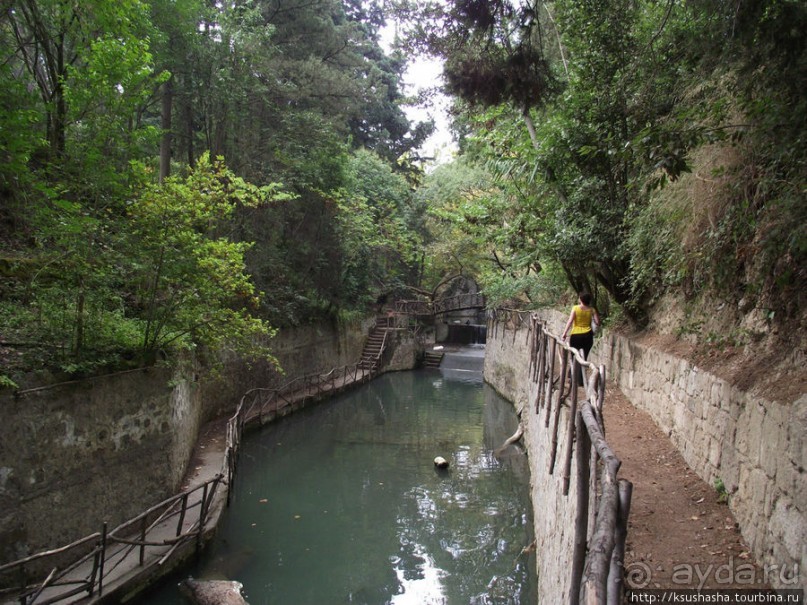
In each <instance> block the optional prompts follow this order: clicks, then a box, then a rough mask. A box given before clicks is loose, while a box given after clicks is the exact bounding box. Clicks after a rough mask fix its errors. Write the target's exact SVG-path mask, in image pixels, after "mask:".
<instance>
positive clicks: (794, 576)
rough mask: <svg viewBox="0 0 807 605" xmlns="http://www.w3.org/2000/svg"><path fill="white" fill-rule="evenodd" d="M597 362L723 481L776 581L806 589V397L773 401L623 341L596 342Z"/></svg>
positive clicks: (705, 474) (686, 452)
mask: <svg viewBox="0 0 807 605" xmlns="http://www.w3.org/2000/svg"><path fill="white" fill-rule="evenodd" d="M592 359H593V360H595V361H597V363H602V364H604V365H605V366H606V368H607V371H608V375H609V376H610V377H611V378H612V379H613V380H614V381H616V383H617V384H618V385H619V387H620V389H621V390H622V392H623V393H624V394H625V395H626V396H627V397H628V398H629V399H630V400H631V402H633V404H634V405H635V406H636V407H637V408H639V409H642V410H644V411H646V412H647V413H648V414H650V416H651V417H652V418H653V420H654V421H655V422H656V424H657V425H658V426H659V427H660V428H661V429H662V430H663V431H664V432H666V433H667V434H668V435H669V437H670V439H671V440H672V442H673V443H674V444H675V445H676V447H677V448H678V449H679V451H680V452H681V454H682V455H683V457H684V460H686V462H687V464H688V465H689V466H690V467H691V468H692V469H693V470H694V471H695V472H696V473H697V474H698V475H699V476H700V477H701V478H702V479H703V480H704V481H706V482H707V483H708V484H710V485H715V482H716V481H717V480H718V479H719V480H720V481H722V483H723V484H724V485H725V488H726V489H727V491H728V493H729V506H730V507H731V510H732V512H733V513H734V516H735V518H736V520H737V522H738V524H739V526H740V531H741V532H742V535H743V537H744V538H745V540H746V541H747V542H748V544H749V546H750V547H751V549H752V551H753V553H754V555H755V556H756V558H757V560H758V561H759V562H760V564H761V565H762V566H763V568H764V571H766V572H767V575H768V579H769V581H770V583H771V584H772V585H773V586H774V587H780V588H795V587H799V588H807V476H805V468H807V394H804V395H802V396H801V397H800V398H799V399H798V400H797V401H794V402H786V403H779V402H774V401H769V400H766V399H765V398H764V397H761V396H759V395H755V394H751V393H747V392H743V391H740V390H739V389H737V388H735V387H733V386H732V385H731V384H729V383H727V382H726V381H724V380H722V379H720V378H718V377H716V376H714V375H712V374H710V373H708V372H706V371H704V370H702V369H701V368H699V367H697V366H696V365H694V364H692V363H690V362H688V361H686V360H684V359H680V358H677V357H674V356H673V355H669V354H667V353H664V352H662V351H659V350H655V349H650V348H647V347H644V346H642V345H640V344H637V343H635V342H633V341H631V340H630V339H628V338H624V337H621V336H618V335H605V336H604V337H603V338H601V339H598V340H597V344H595V346H594V349H593V351H592ZM607 413H608V412H607V409H606V410H605V414H606V417H607ZM617 455H618V452H617Z"/></svg>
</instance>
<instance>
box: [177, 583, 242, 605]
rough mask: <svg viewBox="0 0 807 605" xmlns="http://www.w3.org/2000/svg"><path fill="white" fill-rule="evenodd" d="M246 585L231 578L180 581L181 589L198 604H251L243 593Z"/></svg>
mask: <svg viewBox="0 0 807 605" xmlns="http://www.w3.org/2000/svg"><path fill="white" fill-rule="evenodd" d="M242 588H244V585H243V584H241V582H231V581H229V580H209V581H207V580H194V579H193V578H188V579H187V580H183V581H182V582H180V583H179V590H180V592H181V593H182V594H184V595H185V596H186V597H187V598H188V599H190V601H191V602H192V603H196V605H249V603H247V602H246V601H245V600H244V596H243V595H242V594H241V589H242Z"/></svg>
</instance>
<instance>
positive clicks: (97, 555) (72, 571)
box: [0, 474, 222, 605]
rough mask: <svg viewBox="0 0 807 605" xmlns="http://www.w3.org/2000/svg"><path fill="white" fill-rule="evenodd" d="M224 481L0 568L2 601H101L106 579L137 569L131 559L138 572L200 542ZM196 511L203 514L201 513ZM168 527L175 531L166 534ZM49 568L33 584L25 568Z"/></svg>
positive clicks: (218, 477) (217, 478) (216, 479)
mask: <svg viewBox="0 0 807 605" xmlns="http://www.w3.org/2000/svg"><path fill="white" fill-rule="evenodd" d="M221 480H222V475H221V474H219V475H216V476H215V477H214V478H213V479H210V480H208V481H206V482H204V483H202V484H201V485H198V486H196V487H194V488H192V489H189V490H186V491H183V492H182V493H180V494H177V495H175V496H172V497H171V498H168V499H167V500H163V501H162V502H160V503H159V504H157V505H155V506H153V507H151V508H149V509H148V510H147V511H145V512H143V513H141V514H139V515H138V516H137V517H134V518H133V519H129V520H128V521H126V522H124V523H122V524H121V525H119V526H117V527H116V528H114V529H113V530H111V531H109V530H108V528H107V525H106V524H104V525H103V528H102V530H101V531H100V532H96V533H94V534H91V535H89V536H86V537H84V538H81V539H80V540H77V541H75V542H73V543H71V544H68V545H67V546H63V547H61V548H56V549H53V550H49V551H45V552H40V553H37V554H35V555H31V556H29V557H26V558H24V559H20V560H18V561H14V562H12V563H7V564H5V565H0V578H3V580H4V581H3V586H4V588H3V589H2V590H0V598H2V599H3V601H5V602H12V601H16V602H19V603H21V604H23V605H30V604H32V603H37V605H46V604H49V603H56V602H58V601H64V600H65V599H69V598H70V597H73V596H77V595H82V597H83V596H95V595H97V596H98V597H100V596H102V595H103V591H104V587H105V585H106V580H107V579H108V578H110V577H113V576H115V575H116V574H117V573H120V570H119V568H120V567H121V566H123V565H124V564H128V565H129V566H131V565H132V563H131V557H133V556H136V557H137V560H138V562H137V563H136V564H134V565H136V566H139V567H143V566H144V565H145V564H146V563H153V562H154V560H155V559H158V563H159V564H162V563H163V562H164V561H166V560H167V559H168V558H169V557H171V556H172V555H173V553H174V552H176V551H177V549H178V548H179V547H180V546H182V545H183V544H187V543H189V542H192V541H196V542H197V544H199V543H200V541H201V538H202V535H203V534H204V532H205V529H206V522H207V519H208V511H209V510H210V503H211V501H212V499H213V497H214V494H215V492H216V489H217V487H218V485H219V483H220V482H221ZM195 509H199V510H198V512H197V511H196V510H195ZM194 516H196V519H195V520H194V521H193V522H191V523H190V525H187V526H186V524H185V521H186V519H191V518H193V517H194ZM167 525H170V526H171V527H172V528H174V527H175V529H172V530H170V531H169V530H166V526H167ZM48 561H53V563H52V564H49V563H48ZM65 561H68V562H67V563H64V562H65ZM51 565H52V566H51ZM49 567H50V568H51V571H50V573H49V574H48V576H47V578H46V579H45V580H44V581H38V582H31V581H30V580H29V578H28V574H27V573H26V568H28V569H47V568H49ZM68 602H69V601H68Z"/></svg>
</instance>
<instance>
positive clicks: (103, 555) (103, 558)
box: [90, 521, 107, 597]
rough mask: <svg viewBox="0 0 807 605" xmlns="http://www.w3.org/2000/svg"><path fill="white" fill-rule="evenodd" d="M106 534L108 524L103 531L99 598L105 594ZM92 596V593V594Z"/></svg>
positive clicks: (99, 567)
mask: <svg viewBox="0 0 807 605" xmlns="http://www.w3.org/2000/svg"><path fill="white" fill-rule="evenodd" d="M106 534H107V523H106V521H105V522H104V526H103V528H102V529H101V549H100V550H101V552H100V560H99V561H98V596H99V597H100V596H101V595H102V594H104V562H105V561H106ZM90 594H92V593H90Z"/></svg>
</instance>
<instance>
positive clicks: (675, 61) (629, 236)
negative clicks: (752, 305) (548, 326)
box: [402, 0, 807, 322]
mask: <svg viewBox="0 0 807 605" xmlns="http://www.w3.org/2000/svg"><path fill="white" fill-rule="evenodd" d="M408 10H414V9H411V8H410V9H408ZM402 13H404V14H406V11H402ZM417 14H418V15H419V19H420V20H425V19H426V16H427V15H431V14H439V15H440V16H441V18H442V19H443V20H444V22H443V23H441V24H440V25H439V26H438V27H437V28H434V29H429V27H428V26H422V25H417V24H414V25H413V24H410V28H411V31H412V32H413V38H415V37H417V39H418V41H417V42H415V41H414V40H413V41H412V42H411V43H412V44H415V45H424V44H425V45H426V46H427V47H428V48H429V49H430V50H431V51H433V52H437V53H440V54H442V56H443V57H445V58H446V60H447V61H448V65H449V74H450V78H451V77H453V78H454V79H453V80H452V79H450V83H451V86H452V87H453V88H452V90H454V92H455V93H456V94H458V95H461V96H462V98H463V100H464V101H466V102H465V103H458V104H457V110H458V111H462V112H463V122H462V124H463V127H464V129H465V130H464V138H463V140H462V142H461V148H462V150H463V152H464V153H465V154H466V158H467V161H470V162H474V163H476V164H478V165H479V166H483V167H484V168H485V169H487V170H488V171H489V173H490V175H491V186H492V187H493V188H495V189H497V190H498V191H499V192H500V193H499V195H498V196H497V201H496V203H495V204H492V203H491V202H492V198H489V197H486V196H478V197H476V198H475V199H473V200H467V201H466V202H464V203H463V204H462V205H456V206H454V207H453V208H451V207H447V209H448V208H451V209H450V210H448V211H447V212H446V213H445V214H444V215H442V218H444V219H448V216H449V215H450V214H451V212H452V210H453V211H456V212H457V217H456V218H455V220H454V221H453V225H454V226H455V227H456V228H457V229H459V230H461V231H462V233H463V234H464V235H465V236H466V237H468V238H473V239H475V241H476V242H477V243H478V244H480V245H482V246H485V247H486V249H487V250H490V251H495V256H496V259H497V264H498V265H499V272H500V275H499V277H498V278H497V279H494V280H490V281H489V283H491V284H496V285H495V286H492V285H491V287H493V288H495V291H496V292H501V293H502V295H503V296H509V295H511V294H512V293H513V292H517V291H519V290H523V289H525V282H524V280H525V279H526V276H525V273H524V270H525V269H527V268H528V270H534V271H540V270H543V269H544V268H545V267H547V266H550V265H552V264H553V263H554V264H556V265H559V266H560V268H561V269H562V271H563V272H564V273H565V275H566V278H567V281H568V283H569V284H570V285H571V287H572V288H573V289H574V290H578V291H579V290H581V289H588V290H596V289H597V286H598V285H599V286H600V287H602V288H604V289H605V290H606V291H607V292H608V294H609V298H610V299H612V300H614V301H615V302H617V303H619V304H620V305H621V306H622V308H623V310H624V311H625V312H626V313H627V314H628V315H629V317H630V318H631V319H632V320H634V321H638V322H643V321H644V320H645V319H646V318H647V313H648V310H649V309H650V307H651V306H652V304H653V303H654V302H655V301H656V300H657V298H658V295H659V294H660V293H661V292H663V291H664V290H667V289H670V288H680V289H681V290H682V291H683V293H684V294H685V295H686V296H688V297H691V296H693V295H695V294H696V293H697V290H698V289H701V290H703V289H709V290H711V291H713V292H715V293H717V294H718V295H719V296H722V297H729V298H731V297H736V296H737V295H738V293H740V292H742V293H743V294H744V295H752V296H755V297H757V299H758V303H760V304H764V305H765V306H767V307H770V308H774V307H776V309H777V310H781V311H784V313H780V314H779V315H777V317H785V316H791V317H792V316H793V315H794V314H795V313H797V312H798V309H797V306H798V305H797V303H795V302H794V301H796V300H798V293H797V291H796V290H795V288H796V284H798V283H800V282H802V283H803V281H804V280H805V279H807V273H805V269H804V267H805V266H807V263H805V261H807V258H805V247H806V246H805V241H806V240H807V237H805V234H806V232H805V227H804V225H805V212H806V211H805V208H807V204H804V191H803V183H804V182H805V174H806V173H805V168H806V167H807V161H805V155H804V149H805V147H804V144H803V141H804V136H805V122H804V120H803V115H804V109H805V102H806V101H805V97H804V95H803V90H804V87H805V82H806V81H807V64H806V63H805V61H806V60H807V59H805V57H807V53H806V52H805V38H804V36H803V35H800V34H799V33H798V32H800V31H801V29H803V27H802V26H803V25H804V24H805V23H807V8H806V7H805V6H804V5H803V3H796V2H792V1H790V0H782V1H777V2H772V3H750V4H747V5H745V4H744V5H742V6H738V5H736V4H731V3H727V2H724V1H722V0H715V1H714V2H711V1H707V2H706V3H705V4H704V3H699V4H675V3H661V4H660V3H650V2H638V3H637V2H628V1H626V0H606V1H604V2H597V3H585V2H583V3H581V2H576V1H572V0H568V1H567V0H557V1H555V2H553V3H550V4H548V5H540V6H539V5H530V6H527V5H523V6H519V7H513V6H509V5H501V4H497V3H495V2H477V3H467V2H465V1H464V0H457V1H456V2H454V3H453V4H451V5H450V6H449V7H448V8H446V9H445V10H441V9H440V7H439V6H435V5H427V6H426V8H425V9H423V11H422V12H420V13H417ZM525 19H526V20H525ZM417 20H418V19H412V21H413V22H415V21H417ZM439 28H442V31H445V32H448V35H447V36H445V37H444V38H443V39H438V36H437V34H436V31H437V29H439ZM415 34H417V36H415ZM549 41H553V42H556V43H557V45H556V46H555V45H554V44H550V43H549ZM474 44H477V47H474V46H473V45H474ZM523 49H529V50H530V53H526V54H525V53H522V54H521V56H522V57H524V58H525V59H526V61H527V62H528V63H529V66H528V69H533V70H536V73H538V72H540V73H545V72H544V65H545V62H546V61H550V62H554V63H553V64H550V65H549V70H550V71H551V72H552V77H553V78H555V79H556V80H557V81H558V82H559V84H560V86H557V87H556V86H547V87H546V88H545V89H543V90H542V91H541V93H540V94H538V93H535V92H534V93H533V94H531V95H530V96H531V99H530V100H527V101H525V100H524V99H521V98H520V96H519V95H518V94H517V93H516V91H517V90H519V87H520V86H525V85H529V84H530V82H531V80H530V79H529V78H522V79H521V80H520V81H519V82H515V81H512V82H511V81H510V80H511V79H512V80H514V78H512V77H511V74H510V72H509V71H508V69H507V68H506V67H505V66H504V61H505V59H506V58H507V57H514V56H516V55H517V54H518V52H519V50H523ZM466 59H467V60H466ZM494 72H495V76H494V75H493V74H494ZM480 74H481V75H483V76H485V77H477V76H479V75H480ZM487 76H490V77H487ZM508 86H509V88H508ZM508 90H509V91H511V92H513V94H510V93H508V92H506V91H508ZM503 91H504V92H503ZM480 106H483V107H481V108H480ZM705 144H715V145H716V147H715V149H718V150H719V149H726V148H731V147H732V146H733V147H734V149H735V150H736V152H735V153H734V156H735V158H736V159H735V161H733V163H731V164H730V165H729V166H727V167H726V170H729V171H732V172H731V176H732V178H733V182H734V189H733V190H731V189H726V190H725V191H720V193H719V195H718V194H713V196H712V198H713V199H708V200H692V203H690V204H681V203H679V202H678V200H677V197H676V194H673V195H671V194H670V192H669V188H668V187H666V186H667V185H669V184H670V183H675V182H677V181H679V180H680V179H681V178H682V177H684V176H686V175H688V174H689V173H690V171H692V169H693V161H692V154H693V151H695V150H697V149H699V148H700V147H701V146H703V145H705ZM727 155H728V154H727ZM698 176H699V178H703V177H702V175H698ZM708 204H711V205H713V207H711V208H708V209H707V210H706V211H702V210H701V209H700V208H699V205H708ZM704 216H708V217H709V220H708V222H707V221H706V220H705V219H703V218H702V217H704ZM493 217H495V218H500V217H501V218H503V219H504V220H502V221H501V223H497V222H496V220H492V218H493ZM526 275H529V273H527V274H526ZM508 284H509V285H508ZM526 289H527V290H529V289H530V288H529V287H526Z"/></svg>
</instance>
